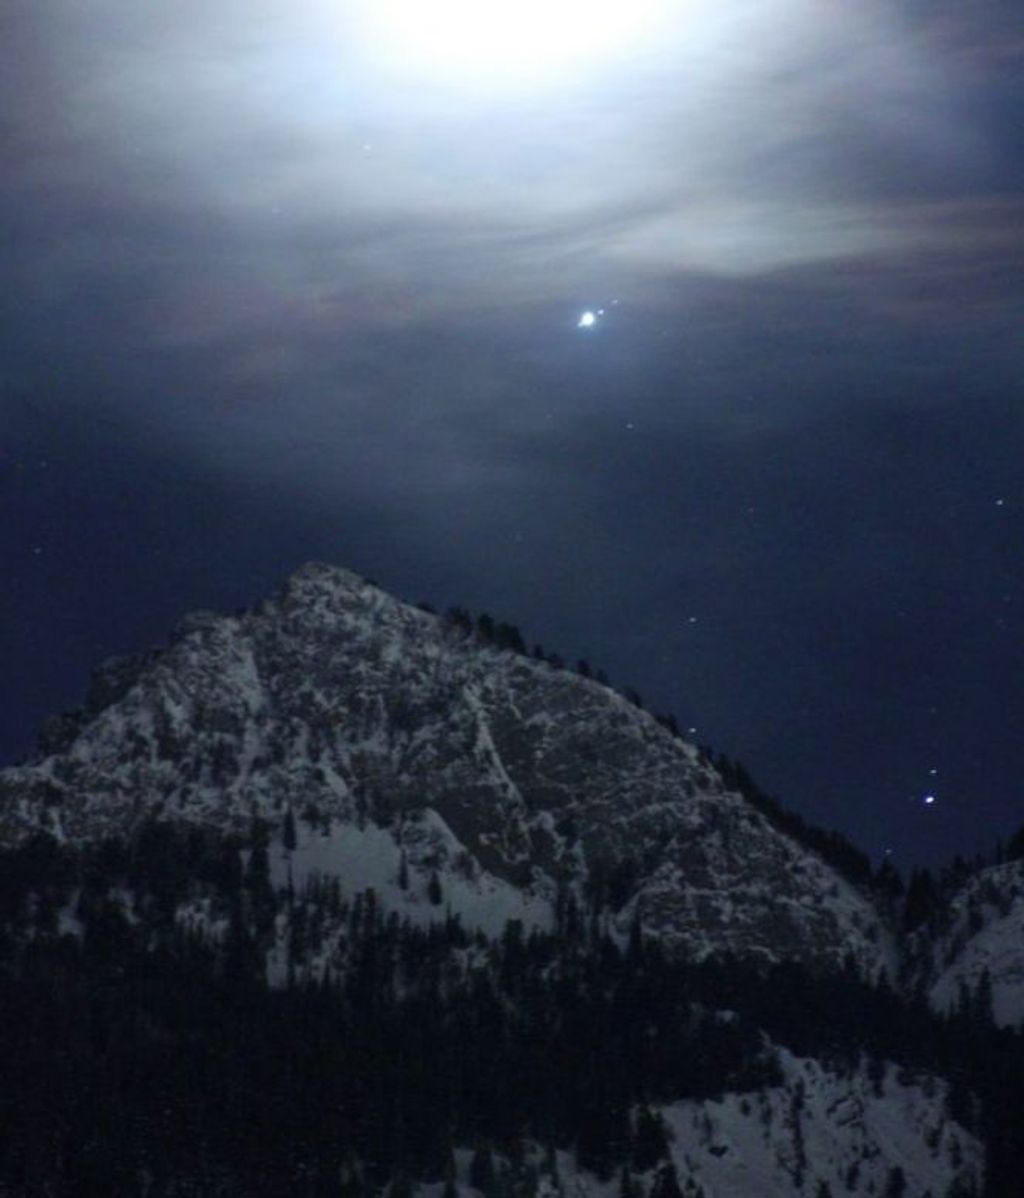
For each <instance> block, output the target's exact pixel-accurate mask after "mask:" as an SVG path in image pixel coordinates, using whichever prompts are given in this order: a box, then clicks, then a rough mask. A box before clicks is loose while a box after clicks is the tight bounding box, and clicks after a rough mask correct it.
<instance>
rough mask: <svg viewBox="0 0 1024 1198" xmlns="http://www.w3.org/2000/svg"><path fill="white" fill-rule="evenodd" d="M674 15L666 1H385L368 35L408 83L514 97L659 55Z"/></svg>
mask: <svg viewBox="0 0 1024 1198" xmlns="http://www.w3.org/2000/svg"><path fill="white" fill-rule="evenodd" d="M368 7H369V6H368ZM666 13H667V5H666V3H665V0H633V2H632V3H622V2H621V0H520V2H519V3H517V4H514V5H508V4H503V3H494V2H493V0H483V2H482V0H437V2H435V3H433V4H424V3H423V2H422V0H378V2H377V3H375V4H374V5H373V6H372V8H371V9H370V14H369V15H368V16H367V17H366V18H365V23H364V30H365V36H366V38H367V42H368V48H369V50H370V52H371V53H372V55H373V56H374V57H375V58H377V59H379V60H380V61H382V62H383V63H384V64H385V65H386V66H388V67H389V68H391V69H393V70H395V71H397V72H399V73H400V74H401V75H403V76H405V77H407V78H414V79H420V80H427V81H429V82H431V83H434V84H437V85H440V86H444V87H452V88H457V89H462V88H470V89H482V90H486V91H507V90H517V89H520V88H527V89H530V88H534V87H548V86H553V85H562V84H565V83H572V82H575V81H577V80H578V79H579V78H580V77H581V76H583V75H585V74H588V73H589V72H590V71H591V70H593V69H595V68H597V67H600V66H602V65H605V64H606V63H611V62H613V61H615V60H619V61H621V60H623V59H624V58H626V57H627V56H629V55H631V54H635V53H640V52H643V50H644V49H645V48H650V47H654V46H655V45H656V44H657V42H658V40H659V35H660V33H661V27H662V25H663V23H664V20H665V17H666Z"/></svg>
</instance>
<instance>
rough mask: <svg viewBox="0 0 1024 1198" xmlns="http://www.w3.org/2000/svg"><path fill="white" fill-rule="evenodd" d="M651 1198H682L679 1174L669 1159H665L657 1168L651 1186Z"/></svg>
mask: <svg viewBox="0 0 1024 1198" xmlns="http://www.w3.org/2000/svg"><path fill="white" fill-rule="evenodd" d="M651 1198H683V1191H682V1190H681V1189H680V1188H679V1175H678V1174H677V1173H676V1167H675V1165H674V1164H673V1163H672V1162H671V1161H666V1162H665V1163H664V1164H663V1165H662V1166H661V1168H660V1169H659V1170H658V1173H657V1176H656V1177H655V1179H654V1185H652V1186H651Z"/></svg>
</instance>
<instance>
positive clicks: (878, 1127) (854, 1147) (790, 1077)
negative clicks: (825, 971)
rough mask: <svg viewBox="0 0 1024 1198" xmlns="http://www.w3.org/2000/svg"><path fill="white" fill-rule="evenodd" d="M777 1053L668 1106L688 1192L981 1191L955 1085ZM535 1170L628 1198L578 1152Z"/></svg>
mask: <svg viewBox="0 0 1024 1198" xmlns="http://www.w3.org/2000/svg"><path fill="white" fill-rule="evenodd" d="M779 1059H780V1063H781V1066H782V1070H783V1074H784V1081H783V1084H782V1085H780V1086H775V1087H772V1088H771V1089H768V1090H764V1091H757V1092H753V1093H748V1094H727V1095H725V1096H723V1097H722V1098H721V1099H720V1100H718V1101H712V1102H679V1103H674V1104H672V1105H671V1106H668V1107H662V1108H659V1110H660V1114H661V1116H662V1118H663V1119H664V1121H665V1124H666V1126H667V1128H668V1130H669V1138H670V1143H669V1152H670V1154H671V1160H672V1164H673V1165H674V1167H675V1172H676V1177H677V1180H678V1184H679V1186H680V1189H681V1190H682V1192H683V1194H684V1196H687V1198H689V1196H693V1198H697V1196H699V1198H819V1196H822V1195H831V1196H832V1198H839V1196H840V1195H844V1194H849V1195H876V1196H877V1198H883V1196H884V1195H886V1194H888V1193H893V1192H896V1193H900V1194H902V1195H903V1198H944V1196H945V1195H947V1194H949V1193H952V1192H958V1193H963V1194H970V1193H981V1187H982V1182H983V1177H984V1150H983V1147H982V1145H981V1144H980V1143H979V1142H978V1140H976V1139H975V1138H974V1137H973V1136H972V1135H971V1134H970V1133H969V1132H967V1131H966V1130H965V1129H964V1128H963V1127H961V1126H960V1125H959V1124H957V1123H955V1122H953V1121H952V1120H950V1119H949V1118H948V1117H947V1114H946V1111H945V1105H946V1088H945V1083H943V1082H941V1081H939V1080H938V1079H936V1078H933V1077H930V1076H919V1077H912V1076H909V1075H907V1076H903V1075H900V1074H898V1072H897V1070H896V1068H895V1067H894V1066H891V1065H890V1066H889V1067H888V1069H887V1072H886V1075H885V1077H884V1078H881V1079H880V1083H879V1087H878V1088H876V1086H875V1085H874V1084H873V1082H872V1081H871V1080H870V1079H869V1078H868V1075H867V1071H866V1070H865V1069H860V1070H858V1071H856V1072H854V1073H853V1074H852V1076H849V1077H840V1076H839V1075H838V1074H836V1073H833V1072H830V1071H829V1070H827V1069H825V1068H823V1067H822V1066H821V1065H820V1064H819V1063H818V1062H817V1061H814V1060H809V1059H806V1058H800V1057H794V1056H793V1055H792V1054H790V1053H788V1052H786V1051H785V1050H779ZM456 1158H457V1162H458V1181H459V1186H458V1189H459V1193H460V1194H461V1195H464V1196H465V1198H473V1196H475V1195H476V1194H477V1193H478V1191H476V1190H474V1189H473V1188H472V1187H471V1186H470V1184H469V1158H470V1153H469V1152H468V1151H462V1152H458V1153H457V1154H456ZM499 1159H500V1158H499ZM499 1167H500V1165H499ZM532 1167H533V1168H534V1169H535V1170H536V1171H537V1172H538V1173H539V1174H540V1178H539V1181H540V1184H539V1186H538V1189H537V1194H538V1195H539V1196H548V1198H555V1196H556V1195H575V1196H577V1198H618V1195H619V1194H620V1193H621V1189H620V1184H621V1183H620V1179H619V1178H618V1177H615V1178H613V1179H610V1180H608V1181H601V1180H599V1179H598V1178H596V1177H594V1176H593V1175H592V1174H589V1173H586V1172H584V1171H582V1170H580V1169H578V1168H577V1166H576V1163H575V1161H574V1159H573V1156H572V1154H571V1153H568V1152H560V1153H558V1157H557V1177H553V1176H552V1175H551V1172H550V1161H549V1162H548V1164H547V1166H545V1164H544V1160H543V1155H542V1154H541V1153H539V1152H535V1153H534V1154H533V1161H532ZM545 1168H547V1173H545ZM660 1168H661V1166H658V1167H655V1168H654V1169H651V1170H649V1172H648V1174H645V1175H641V1176H640V1177H637V1178H635V1179H634V1181H635V1184H636V1185H638V1186H639V1187H642V1188H641V1189H640V1190H639V1192H640V1193H648V1192H650V1190H651V1187H652V1184H653V1183H654V1179H655V1176H656V1174H657V1173H658V1172H659V1169H660ZM900 1174H901V1175H902V1178H903V1180H904V1183H905V1185H904V1188H903V1189H899V1188H896V1189H895V1190H893V1189H890V1188H889V1187H890V1185H893V1184H895V1185H896V1186H897V1187H898V1184H899V1183H898V1177H899V1175H900ZM441 1189H442V1187H441V1186H440V1185H437V1186H421V1187H419V1191H418V1192H419V1196H420V1198H440V1194H441Z"/></svg>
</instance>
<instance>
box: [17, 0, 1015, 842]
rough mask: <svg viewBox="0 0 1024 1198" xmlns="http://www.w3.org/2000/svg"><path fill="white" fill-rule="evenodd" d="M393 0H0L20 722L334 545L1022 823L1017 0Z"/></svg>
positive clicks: (982, 830) (894, 802) (858, 820)
mask: <svg viewBox="0 0 1024 1198" xmlns="http://www.w3.org/2000/svg"><path fill="white" fill-rule="evenodd" d="M599 7H600V6H598V8H599ZM168 11H169V13H170V10H168ZM365 11H367V9H366V6H365V5H362V4H358V3H353V2H349V3H342V4H337V5H327V4H326V3H323V2H322V0H299V2H297V3H296V2H294V0H293V2H292V3H290V4H288V5H286V4H284V3H283V0H280V2H278V0H254V2H251V3H248V4H246V5H241V4H240V3H236V2H235V0H206V2H205V3H203V4H198V3H196V4H191V3H184V4H181V5H176V6H174V8H173V13H172V14H171V15H165V16H161V17H156V16H154V15H153V14H152V12H151V11H147V8H146V6H139V5H138V4H136V3H128V0H97V2H96V3H93V4H90V5H89V6H86V7H85V8H84V9H83V6H81V5H77V4H72V3H71V2H70V0H32V2H31V3H28V2H26V0H13V2H12V3H10V4H9V5H6V6H5V9H4V14H3V16H2V17H0V59H2V61H0V113H2V114H3V115H2V117H0V153H2V155H3V161H2V163H0V218H2V221H3V228H4V230H5V237H4V239H3V240H2V242H0V266H2V277H3V278H4V280H5V286H4V289H3V293H2V294H0V338H2V342H3V344H2V350H3V355H2V360H3V374H2V377H0V388H2V390H0V403H2V409H0V521H2V522H0V546H2V549H3V561H4V565H5V570H4V584H3V587H2V589H0V659H2V661H3V662H4V667H5V668H4V670H3V671H2V674H0V760H2V761H10V760H14V759H15V758H16V757H18V756H19V755H20V754H22V753H23V752H25V751H26V750H27V749H28V747H29V745H30V743H31V741H32V738H33V734H34V730H35V729H36V728H37V727H38V724H39V723H40V721H41V720H42V718H44V717H45V716H46V715H47V714H50V713H52V712H54V711H58V710H61V709H63V708H67V707H69V706H72V705H74V704H75V703H76V702H77V701H78V699H79V697H80V695H81V693H82V690H83V687H84V684H85V680H86V677H87V674H88V670H89V668H90V667H91V666H92V665H94V664H95V663H96V662H98V661H99V660H100V659H102V658H103V657H105V656H107V655H109V654H111V653H115V652H124V651H128V650H131V649H134V648H141V647H144V646H146V645H148V644H150V643H153V642H158V641H160V640H162V639H163V638H164V637H165V635H166V633H167V632H168V630H169V629H170V628H171V627H172V626H173V624H174V623H175V622H176V621H177V619H178V618H179V617H180V616H181V615H182V614H184V612H186V611H187V610H190V609H192V608H195V607H200V606H202V607H214V608H223V609H230V608H234V607H237V606H240V605H245V604H248V603H251V602H254V601H256V600H258V599H259V598H261V597H262V596H263V595H264V594H266V593H267V592H268V591H270V590H271V589H273V587H274V586H276V585H277V584H278V583H279V582H280V580H281V579H282V577H283V576H284V575H285V574H287V573H288V572H289V571H290V570H291V569H293V568H294V567H295V566H297V565H298V564H300V563H301V562H302V561H303V560H305V559H307V558H311V557H312V558H323V559H326V560H330V561H335V562H338V563H341V564H344V565H347V566H350V567H352V568H354V569H357V570H360V571H362V572H363V573H365V574H368V575H371V576H372V577H374V578H376V579H377V580H378V581H379V582H380V583H381V584H382V585H384V586H386V587H388V588H389V589H392V590H394V591H396V592H397V593H399V594H402V595H404V596H406V597H408V598H411V599H419V598H425V599H430V600H432V601H433V602H435V603H436V604H438V605H440V606H445V605H447V604H450V603H461V604H466V605H468V606H471V607H473V608H476V609H480V608H486V609H488V610H490V611H492V612H493V613H494V614H495V615H498V616H501V617H503V618H509V619H512V620H514V621H516V622H518V623H519V624H520V625H521V626H522V627H523V629H524V632H526V634H527V635H528V636H529V637H530V638H531V639H535V640H541V641H543V642H544V644H545V645H546V646H547V647H549V648H552V649H557V650H558V651H559V652H561V653H562V654H563V655H565V656H567V657H575V656H578V655H586V656H587V657H589V658H590V659H591V660H592V661H594V662H595V663H596V664H601V665H604V666H605V667H606V668H607V669H608V671H609V672H610V674H611V675H612V677H613V679H614V680H616V681H619V682H620V683H622V684H626V685H631V686H634V687H636V688H637V689H638V690H640V692H641V693H642V694H643V695H644V697H645V699H646V700H647V702H648V705H649V706H651V707H654V708H656V709H659V710H665V709H671V710H673V711H674V712H675V713H676V714H677V716H678V717H679V718H680V721H681V722H682V723H683V724H684V725H685V726H691V725H692V726H694V727H696V728H697V737H698V739H701V740H703V741H706V742H710V743H712V744H713V745H714V746H716V747H717V748H719V749H721V750H723V751H725V752H727V753H729V754H730V755H732V756H736V757H739V758H740V759H741V760H743V761H744V762H745V763H746V764H747V765H748V766H749V768H750V769H751V770H752V772H753V773H754V775H755V777H757V778H758V779H759V780H760V781H761V782H762V784H763V786H764V787H765V788H766V789H768V790H770V791H773V792H775V793H777V794H778V795H779V796H780V797H781V798H782V799H783V801H784V802H786V803H787V804H788V805H790V806H792V807H794V808H796V809H798V810H799V811H801V812H802V813H803V814H804V815H805V816H807V817H808V818H811V819H813V820H815V821H817V822H820V823H824V824H826V825H829V826H835V827H839V828H840V829H842V830H843V831H844V832H846V833H847V834H849V835H850V836H852V837H853V838H854V839H855V840H856V841H858V842H859V843H860V844H861V845H862V846H863V847H864V848H866V849H867V850H869V851H870V852H871V853H872V855H874V856H877V855H879V854H880V853H882V852H883V851H884V850H885V849H891V850H892V851H893V855H894V859H896V860H897V861H899V862H902V863H904V864H908V863H912V862H917V861H927V862H935V861H939V860H944V859H946V858H948V857H949V856H951V855H952V854H953V853H955V852H964V853H973V852H975V851H979V850H986V851H987V850H989V849H990V848H991V847H992V845H993V844H994V842H995V840H996V838H997V837H998V836H1001V835H1002V836H1005V835H1007V834H1009V833H1010V832H1012V831H1014V830H1015V829H1016V828H1017V827H1018V826H1019V825H1020V824H1021V823H1022V822H1024V803H1022V802H1021V789H1020V783H1019V778H1018V774H1019V767H1018V756H1019V753H1018V749H1017V744H1018V741H1019V736H1018V735H1017V723H1018V720H1019V718H1020V714H1019V713H1021V712H1022V711H1024V669H1022V664H1024V663H1022V661H1021V656H1022V653H1021V649H1022V644H1024V554H1022V551H1024V486H1022V482H1021V480H1022V478H1024V473H1022V470H1021V461H1022V460H1024V409H1022V407H1021V376H1022V365H1024V337H1022V335H1021V328H1022V317H1024V285H1022V282H1021V280H1022V278H1024V274H1022V269H1024V188H1022V182H1024V178H1022V163H1024V151H1022V146H1021V139H1020V129H1021V128H1022V124H1024V14H1022V13H1021V11H1020V10H1019V7H1017V6H1014V5H1011V4H1008V3H1005V4H1004V3H992V4H988V5H984V6H978V5H973V4H969V3H966V0H965V2H963V3H952V2H951V0H940V2H939V3H932V4H927V5H924V4H919V5H914V4H906V3H904V4H891V3H890V4H867V5H864V6H858V9H857V12H856V13H842V12H836V11H834V6H833V5H830V4H825V3H824V0H770V2H764V0H762V2H761V3H759V4H757V5H754V4H749V3H747V2H746V0H736V2H735V3H732V4H729V3H726V4H717V5H708V6H707V7H706V8H705V7H702V6H701V5H699V4H696V5H694V6H692V8H691V9H690V10H688V13H689V16H688V22H687V24H686V27H685V28H683V27H682V26H681V25H680V24H679V23H678V22H675V21H673V22H670V23H669V24H668V25H667V26H664V27H659V29H658V35H657V37H652V39H651V40H650V44H649V45H644V44H642V43H641V44H637V45H630V46H629V48H628V52H626V51H624V52H623V53H622V55H620V56H615V55H612V56H611V57H610V58H607V59H605V60H601V61H599V62H597V61H595V62H594V63H590V64H584V66H585V67H586V69H583V67H581V66H580V64H579V63H577V62H574V63H573V64H571V69H570V65H569V64H567V65H566V67H565V69H564V71H562V72H561V73H559V72H557V71H556V72H555V73H554V75H553V76H552V77H545V78H543V79H536V78H533V77H532V76H531V77H529V78H527V77H526V76H524V77H523V78H521V79H520V78H518V77H516V76H515V75H514V73H513V74H512V75H510V76H509V77H496V78H495V79H493V80H492V79H489V78H488V75H487V72H486V71H485V72H482V73H478V74H477V75H470V76H467V77H463V76H462V75H460V74H459V72H458V71H457V70H455V69H454V67H453V66H452V64H450V63H448V64H445V66H444V70H443V71H440V72H439V71H438V70H437V64H436V63H434V64H431V63H429V62H425V61H417V60H413V59H409V60H404V59H403V60H395V59H394V58H393V57H388V56H387V55H385V54H382V53H380V52H379V51H380V46H379V45H378V42H377V41H375V40H374V39H375V38H377V39H379V36H380V30H379V29H376V28H374V27H373V26H372V24H371V25H369V26H368V25H367V23H366V22H365V21H363V19H362V18H363V16H364V15H365ZM374 11H378V10H377V9H375V10H374ZM595 11H596V10H595ZM485 52H486V47H485V48H484V49H483V50H482V51H481V53H485ZM505 65H506V66H507V65H508V64H507V63H506V64H505ZM482 80H483V82H482ZM485 83H486V85H485ZM613 301H614V302H613ZM601 308H603V309H604V315H602V316H601V317H599V318H598V320H597V323H596V324H595V326H594V327H593V328H591V329H579V328H577V327H576V326H577V321H578V320H579V316H580V314H581V313H582V312H583V311H585V310H588V309H592V310H594V311H597V310H598V309H601ZM932 771H936V772H935V773H932ZM928 793H934V794H935V796H936V802H935V803H934V804H931V805H928V806H926V805H925V804H924V803H923V801H922V800H923V797H924V795H925V794H928Z"/></svg>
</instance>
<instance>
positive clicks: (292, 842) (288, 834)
mask: <svg viewBox="0 0 1024 1198" xmlns="http://www.w3.org/2000/svg"><path fill="white" fill-rule="evenodd" d="M282 840H283V842H284V848H285V852H286V853H294V852H295V846H296V844H297V843H298V842H297V838H296V835H295V816H294V815H293V814H292V809H291V807H289V808H288V810H287V811H286V812H285V813H284V827H283V829H282Z"/></svg>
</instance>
